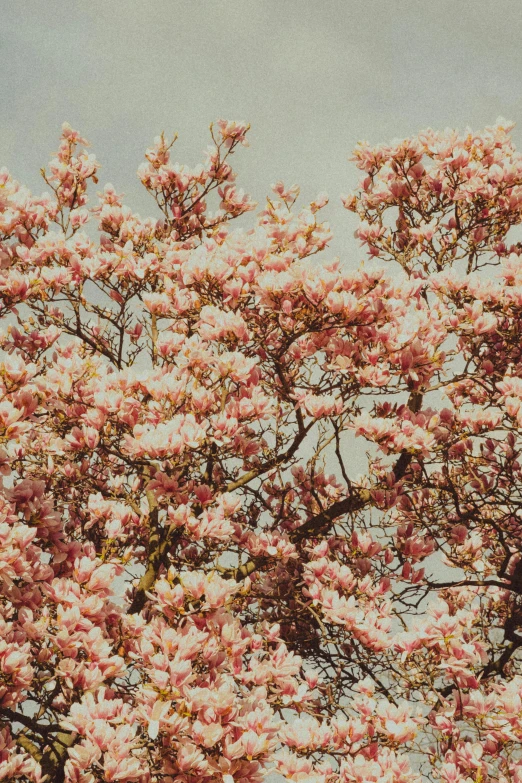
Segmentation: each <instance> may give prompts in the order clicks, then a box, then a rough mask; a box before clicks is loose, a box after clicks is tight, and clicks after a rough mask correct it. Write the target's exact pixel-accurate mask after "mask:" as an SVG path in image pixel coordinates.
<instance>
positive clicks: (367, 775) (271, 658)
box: [0, 121, 522, 783]
mask: <svg viewBox="0 0 522 783" xmlns="http://www.w3.org/2000/svg"><path fill="white" fill-rule="evenodd" d="M509 130H510V128H509V127H507V126H506V125H505V124H504V125H502V123H499V124H497V125H496V126H495V127H493V128H488V129H486V130H485V131H484V132H482V133H480V134H473V133H471V132H466V133H465V134H463V135H459V134H457V133H455V132H453V131H445V132H444V133H435V132H432V131H426V132H424V133H421V134H420V135H419V136H418V137H416V138H412V139H407V140H406V141H401V142H398V143H394V144H392V145H391V146H378V147H371V146H369V145H368V144H360V145H359V146H358V147H357V149H356V151H355V155H354V160H355V162H356V164H357V166H358V167H359V169H361V171H362V172H363V178H362V180H361V182H360V183H359V186H358V188H357V189H356V191H355V192H354V193H353V195H351V196H348V197H346V198H345V200H344V203H345V206H346V207H347V208H348V209H349V210H352V211H353V212H355V213H356V214H357V215H358V216H359V227H358V229H357V232H356V233H357V236H358V238H359V239H360V240H361V242H362V244H363V245H364V246H365V247H366V249H367V250H368V251H369V254H370V256H371V258H370V259H369V261H367V262H366V264H363V265H362V266H361V267H360V268H359V270H358V271H353V269H354V266H353V265H351V266H349V265H347V266H343V264H341V263H340V262H339V261H338V260H333V261H332V260H331V259H329V258H326V260H324V259H323V257H325V256H326V255H327V252H326V253H323V254H321V255H318V253H319V252H320V251H322V250H324V249H325V248H326V246H327V243H328V241H329V238H330V234H329V231H328V227H327V225H326V224H324V223H322V222H321V221H320V219H319V214H320V210H321V208H322V207H324V205H325V204H326V202H327V199H326V197H323V196H320V197H318V198H317V199H316V200H315V201H314V202H312V203H311V204H310V205H309V206H308V207H306V208H300V209H298V208H296V206H295V205H296V201H297V198H298V189H297V188H296V187H295V186H294V187H291V188H286V187H284V185H283V184H282V183H278V184H276V185H275V186H274V188H273V190H274V195H273V197H272V198H271V199H269V200H268V201H267V204H266V207H265V208H264V209H263V211H261V212H260V213H259V215H258V217H257V219H255V220H252V228H250V229H249V230H247V229H245V228H236V227H235V226H234V224H233V220H234V218H236V217H239V216H241V215H244V214H245V213H247V212H249V211H251V210H253V209H254V208H255V205H254V204H253V203H252V202H251V200H250V198H249V197H248V196H247V195H245V193H244V192H243V191H241V190H239V189H238V188H237V187H236V185H235V184H234V183H235V175H234V172H233V170H232V168H231V166H230V159H231V155H232V154H233V153H234V151H235V150H236V148H237V147H238V145H241V144H244V143H245V134H246V132H247V127H246V126H245V125H243V124H237V123H228V122H222V121H220V122H219V123H218V124H217V126H216V127H215V128H213V129H212V142H213V143H212V146H211V147H210V148H209V150H208V153H207V156H206V159H205V162H204V163H203V164H202V165H200V166H198V167H196V168H193V169H190V168H187V167H185V166H181V165H178V164H174V163H173V162H172V161H171V157H170V156H171V146H172V145H171V144H170V143H169V142H168V141H167V140H166V139H165V138H164V136H161V137H159V138H158V139H157V140H156V141H155V144H154V146H153V147H151V148H150V149H149V150H147V153H146V162H145V163H144V165H143V166H142V167H141V168H140V170H139V176H140V179H141V181H142V183H143V185H144V186H145V188H146V189H147V190H148V191H149V193H150V194H151V195H152V196H153V198H154V200H155V201H156V204H157V212H156V216H155V217H154V218H148V219H142V218H140V217H139V215H136V214H134V213H133V212H132V211H131V209H130V208H129V207H127V206H125V205H124V204H123V201H122V198H121V196H119V195H118V194H117V193H116V191H115V190H114V188H113V187H112V186H110V185H107V186H106V187H105V189H104V190H103V192H102V193H101V194H100V195H99V200H98V201H97V202H95V205H94V206H88V201H87V186H88V185H90V184H91V183H96V182H97V179H96V172H97V169H98V163H97V162H96V160H95V158H94V156H92V155H90V154H87V153H86V152H85V151H84V149H83V148H84V146H85V144H86V142H85V141H84V140H83V139H81V138H80V136H79V135H78V134H77V133H76V132H75V131H73V130H72V129H71V128H70V127H69V126H67V125H66V126H64V128H63V132H62V138H61V143H60V148H59V151H58V153H57V155H56V157H55V158H54V159H53V160H52V161H51V163H50V165H49V167H48V170H47V172H45V171H44V172H43V175H44V178H45V181H46V183H47V187H48V193H47V194H46V195H43V196H33V195H31V193H30V192H29V191H28V190H27V189H26V188H24V187H22V186H20V185H19V184H18V183H17V182H16V181H15V180H14V179H13V178H12V177H11V176H10V175H9V174H8V173H7V172H6V171H5V170H4V171H2V172H1V173H0V186H1V187H0V240H1V244H0V308H1V310H0V312H1V316H2V327H1V333H0V345H1V348H2V356H1V364H0V389H1V401H0V438H1V441H2V443H1V445H2V450H1V452H0V468H1V472H2V474H3V484H2V489H1V493H0V514H1V522H0V591H1V602H0V630H1V634H0V637H1V641H0V780H6V781H11V780H19V781H26V782H29V781H31V783H43V781H48V782H49V783H52V782H54V781H57V782H58V783H63V782H64V781H66V782H68V783H73V782H74V783H97V782H98V781H100V782H101V781H122V782H123V783H130V782H131V781H137V783H152V782H154V783H156V782H157V783H160V782H161V783H174V781H176V782H178V781H179V782H180V783H181V782H182V783H195V782H196V781H203V783H204V782H205V781H209V782H210V781H223V783H258V782H259V781H261V780H262V779H263V776H264V775H265V774H266V773H267V771H270V770H272V771H273V772H274V773H275V775H278V776H279V779H281V778H282V779H286V780H289V781H295V782H296V783H300V782H302V783H304V782H305V781H306V782H307V783H365V782H367V781H368V782H370V783H373V782H375V783H377V781H386V783H415V782H416V781H421V780H423V779H424V780H427V779H429V780H434V781H442V782H443V783H463V782H464V781H466V782H469V781H474V782H475V783H479V781H480V783H486V781H500V782H501V783H508V782H509V783H512V782H514V783H516V782H517V781H518V783H520V782H521V781H522V752H521V749H520V742H521V740H522V672H521V664H520V660H521V659H520V651H519V648H522V546H521V545H522V467H521V458H520V454H521V450H522V431H521V429H522V341H521V338H522V257H521V249H520V247H519V246H518V245H517V244H514V243H513V240H512V239H509V238H508V233H509V230H510V228H511V227H512V226H515V225H517V224H519V223H520V222H522V158H521V157H520V156H519V155H518V154H517V153H516V152H515V150H514V148H513V146H512V143H511V140H510V137H509ZM246 220H247V219H246V218H245V219H244V220H242V221H241V225H242V226H244V225H246ZM89 221H90V222H89ZM96 223H97V226H98V233H97V232H96V231H95V227H96ZM87 224H88V225H87ZM84 227H85V228H84ZM356 436H359V441H358V443H359V445H362V446H363V449H362V451H363V452H364V450H365V448H364V441H366V442H367V446H366V449H367V450H368V467H367V471H366V472H365V474H364V475H363V476H357V475H354V469H353V464H352V463H353V460H351V459H350V454H351V453H353V448H354V446H353V438H354V437H356Z"/></svg>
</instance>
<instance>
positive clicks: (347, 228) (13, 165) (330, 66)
mask: <svg viewBox="0 0 522 783" xmlns="http://www.w3.org/2000/svg"><path fill="white" fill-rule="evenodd" d="M0 8H1V17H0V18H1V32H0V40H1V46H2V52H1V62H2V69H1V74H0V85H1V97H2V112H1V114H0V166H2V165H6V166H7V167H8V168H9V169H10V170H11V171H12V173H13V174H14V175H15V176H16V177H17V178H19V179H21V180H22V181H23V182H24V183H26V184H29V185H30V186H31V187H33V188H35V189H36V188H38V189H40V188H41V186H40V184H39V181H38V170H39V168H40V167H41V166H42V164H45V163H46V161H47V160H48V155H49V153H50V152H51V151H52V150H54V149H56V145H57V137H58V133H59V129H60V126H61V123H62V122H63V121H64V120H67V121H68V122H70V123H71V124H72V125H73V126H74V127H77V128H78V129H79V130H80V131H81V132H82V133H83V135H85V136H87V137H88V138H89V139H90V141H91V142H92V147H93V149H94V151H95V152H96V153H97V155H98V158H99V159H100V160H101V162H102V164H103V169H102V171H101V177H100V178H101V183H102V184H103V183H104V182H105V181H111V182H113V184H114V185H115V186H116V188H117V189H119V190H120V191H123V192H125V193H126V194H127V199H126V200H127V202H128V203H129V204H130V205H131V206H134V207H135V208H136V209H137V210H138V211H139V212H140V213H141V214H147V213H149V214H152V212H153V204H152V201H150V204H149V197H148V196H147V195H146V194H144V192H142V188H141V186H140V185H139V183H138V181H137V178H136V174H135V172H136V168H137V166H138V164H139V163H140V161H141V159H142V154H143V150H144V149H145V147H146V146H147V145H148V144H149V143H150V142H151V140H152V139H153V137H154V136H155V135H157V134H158V133H159V132H160V131H161V130H165V131H167V132H174V131H177V132H178V133H179V136H180V141H179V142H178V144H177V155H176V157H178V156H179V158H180V160H181V162H186V163H188V164H190V165H192V164H194V163H196V162H198V160H199V159H200V157H201V152H202V150H203V149H204V147H205V146H206V144H207V139H208V125H209V123H210V122H211V121H212V120H215V119H216V118H219V117H224V118H227V119H241V120H243V119H244V120H247V121H248V122H250V123H251V125H252V130H251V133H250V143H251V146H250V148H249V149H248V150H244V151H243V150H241V151H240V153H239V154H238V156H236V167H237V168H238V170H239V184H240V185H241V186H244V187H245V189H247V190H249V192H251V193H252V194H253V195H254V196H255V197H256V198H257V199H262V198H263V197H264V195H265V194H266V193H267V192H268V189H269V187H270V184H271V183H272V182H274V181H276V180H277V179H283V180H284V181H285V182H286V183H287V184H291V183H294V182H297V183H299V184H300V185H301V186H302V190H303V195H304V196H306V197H314V196H315V195H316V194H317V193H318V192H319V191H322V190H326V191H327V192H328V193H329V195H330V198H331V202H332V206H331V207H329V215H328V217H329V218H330V221H331V223H332V228H333V230H334V232H335V234H336V241H335V243H334V245H333V248H332V252H335V253H340V254H348V255H350V256H354V255H355V256H359V257H361V252H360V251H359V250H358V249H357V247H356V245H355V243H354V241H353V239H352V238H351V236H352V232H353V228H354V225H353V222H352V220H353V218H351V216H350V215H348V213H346V212H345V211H344V210H343V209H342V208H341V207H339V206H338V204H339V201H338V197H339V194H340V193H342V192H346V191H348V190H350V189H351V188H352V187H353V186H354V185H355V183H356V181H357V172H356V170H355V169H354V167H353V165H352V164H350V163H348V160H347V159H348V156H349V154H350V151H351V149H352V148H353V146H354V145H355V143H356V142H357V141H358V140H360V139H368V140H370V141H373V142H381V141H390V140H391V139H393V138H397V137H404V136H406V135H409V134H412V133H415V132H417V131H419V130H420V129H422V128H425V127H427V126H431V127H434V128H444V127H447V126H454V127H461V128H462V127H465V126H467V125H470V126H471V127H473V128H474V129H480V128H482V127H483V126H484V125H487V124H491V123H493V122H494V121H495V119H496V118H497V117H498V116H499V115H502V116H504V117H507V118H508V119H512V120H514V121H517V122H519V123H520V125H519V127H518V128H517V129H516V130H515V139H516V140H517V141H518V143H519V146H521V147H522V93H521V90H520V82H521V74H522V45H521V40H522V4H521V2H520V0H469V1H468V0H257V1H255V2H254V1H253V0H184V1H183V0H109V1H108V0H89V2H85V3H83V2H77V1H76V0H24V2H23V3H20V2H19V0H3V2H1V3H0ZM359 257H358V258H353V259H352V260H353V261H357V262H358V261H359V260H360V258H359Z"/></svg>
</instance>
